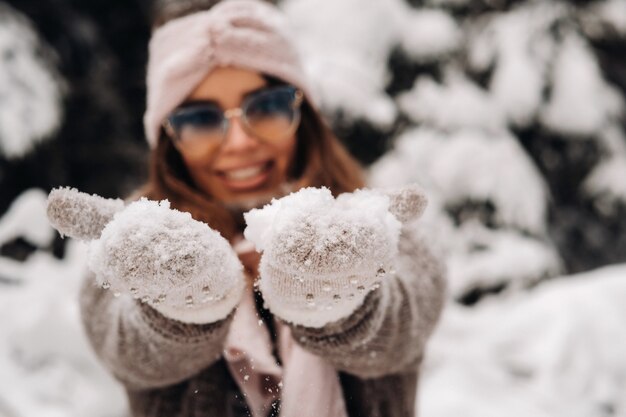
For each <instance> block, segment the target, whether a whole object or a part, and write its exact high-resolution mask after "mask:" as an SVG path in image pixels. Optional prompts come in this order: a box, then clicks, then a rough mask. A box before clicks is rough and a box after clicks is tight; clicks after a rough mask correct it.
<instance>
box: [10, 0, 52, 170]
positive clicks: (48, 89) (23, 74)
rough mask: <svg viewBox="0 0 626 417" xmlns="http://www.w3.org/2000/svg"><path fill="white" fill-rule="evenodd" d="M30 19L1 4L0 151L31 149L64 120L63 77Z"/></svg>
mask: <svg viewBox="0 0 626 417" xmlns="http://www.w3.org/2000/svg"><path fill="white" fill-rule="evenodd" d="M44 50H45V51H47V52H46V53H48V54H50V53H51V52H50V51H49V50H48V47H47V46H45V45H44V44H43V43H42V42H41V40H40V39H38V37H37V34H36V32H35V30H34V29H33V28H32V25H31V23H30V22H29V21H28V20H27V19H26V18H25V17H24V16H22V15H21V14H18V13H17V12H16V11H15V10H13V9H12V8H10V7H9V6H7V5H6V4H4V3H0V152H1V153H2V154H3V155H5V156H6V157H7V158H18V157H21V156H23V155H25V154H27V153H28V152H29V151H30V150H31V149H32V148H33V147H34V146H35V145H36V144H37V143H38V142H40V141H42V140H43V139H46V138H48V137H50V136H51V135H52V134H53V133H54V132H55V131H56V130H57V129H58V128H59V126H60V124H61V119H62V98H63V87H62V86H63V82H62V80H61V78H60V76H59V75H58V74H57V71H56V69H54V68H53V67H52V66H51V64H50V62H49V60H48V59H45V58H44V56H43V55H42V53H41V51H44Z"/></svg>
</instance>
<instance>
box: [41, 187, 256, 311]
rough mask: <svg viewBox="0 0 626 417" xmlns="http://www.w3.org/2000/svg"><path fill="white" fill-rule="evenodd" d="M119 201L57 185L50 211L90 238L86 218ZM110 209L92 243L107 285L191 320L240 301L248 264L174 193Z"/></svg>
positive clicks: (91, 259) (91, 255) (65, 229)
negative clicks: (173, 203)
mask: <svg viewBox="0 0 626 417" xmlns="http://www.w3.org/2000/svg"><path fill="white" fill-rule="evenodd" d="M112 204H113V203H112V202H111V200H106V199H104V198H102V197H97V196H88V195H86V194H84V193H80V192H79V191H77V190H67V189H66V190H62V192H59V191H58V190H55V191H53V192H52V193H51V194H50V197H49V206H48V207H49V209H48V215H49V217H50V222H51V223H52V224H53V225H54V226H55V227H56V226H57V225H61V227H60V228H59V231H60V232H61V233H64V234H67V235H70V236H73V237H78V238H82V239H85V240H86V239H89V238H90V237H93V236H94V235H95V234H96V233H95V232H96V227H95V226H93V227H92V226H90V225H88V224H86V223H88V222H92V221H94V219H98V220H100V219H104V218H105V217H106V216H108V215H110V212H111V205H112ZM51 207H52V209H51ZM83 212H84V214H85V216H84V217H82V216H81V213H83ZM110 217H112V220H111V221H110V222H108V223H107V224H106V225H105V226H104V228H103V229H102V232H101V234H100V235H99V236H98V238H97V239H96V240H92V241H91V242H90V243H89V251H88V265H89V267H90V269H91V270H92V271H93V272H94V273H95V275H96V279H97V280H98V282H99V284H100V285H101V286H102V287H103V288H105V289H110V290H111V291H113V294H114V295H115V296H119V295H121V294H130V295H132V296H133V297H134V298H135V299H138V300H141V301H142V302H145V303H148V304H149V305H151V306H152V307H153V308H155V309H156V310H158V311H159V312H161V313H162V314H163V315H165V316H167V317H170V318H173V319H176V320H180V321H183V322H188V323H209V322H214V321H217V320H220V319H223V318H225V317H226V316H227V315H228V314H229V313H230V312H231V311H232V310H233V308H234V307H235V306H236V305H237V304H238V303H239V299H240V297H241V294H242V291H243V288H244V285H245V280H244V277H243V268H242V266H241V263H240V262H239V259H238V258H237V255H236V254H235V253H234V252H233V250H232V248H231V247H230V244H229V243H228V241H227V240H226V239H224V238H223V237H222V236H221V235H220V234H219V233H218V232H216V231H215V230H213V229H211V228H210V227H209V226H208V225H206V224H204V223H202V222H198V221H196V220H193V219H192V217H191V215H190V214H189V213H183V212H180V211H177V210H173V209H170V206H169V202H167V201H161V202H156V201H149V200H146V199H141V200H140V201H136V202H133V203H130V204H129V205H128V206H126V207H125V208H123V209H121V210H119V211H118V212H117V213H115V214H114V215H113V216H110ZM110 217H109V218H110ZM101 223H104V221H102V222H101ZM99 224H100V223H99Z"/></svg>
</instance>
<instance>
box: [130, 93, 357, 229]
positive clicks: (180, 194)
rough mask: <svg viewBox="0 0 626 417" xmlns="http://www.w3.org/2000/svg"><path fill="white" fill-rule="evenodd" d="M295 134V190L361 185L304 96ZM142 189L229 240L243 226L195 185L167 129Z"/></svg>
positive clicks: (352, 163)
mask: <svg viewBox="0 0 626 417" xmlns="http://www.w3.org/2000/svg"><path fill="white" fill-rule="evenodd" d="M296 136H297V140H298V143H297V148H296V154H295V157H294V160H293V163H292V166H291V168H290V178H289V180H291V181H294V183H295V185H296V187H295V188H296V189H300V188H303V187H322V186H325V187H328V188H329V189H330V190H331V192H332V193H333V194H334V195H338V194H341V193H343V192H351V191H354V190H355V189H357V188H361V187H363V185H364V178H363V171H362V169H361V167H360V166H359V164H358V163H357V162H356V161H355V160H354V159H353V158H352V157H351V156H350V155H349V154H348V152H347V151H346V149H345V148H344V147H343V145H342V144H341V143H340V142H339V140H338V139H337V137H336V136H335V135H334V134H333V133H332V131H331V130H330V128H329V127H328V126H327V125H326V123H325V122H324V121H323V119H322V117H321V116H320V114H319V113H318V111H317V110H316V109H315V108H314V107H313V106H311V105H310V104H309V103H308V102H306V101H305V103H304V104H303V107H302V120H301V122H300V126H299V128H298V131H297V135H296ZM140 194H141V195H143V196H145V197H148V198H150V199H153V200H163V199H168V200H169V201H170V203H171V206H172V207H173V208H176V209H177V210H181V211H187V212H189V213H191V215H192V217H193V218H194V219H196V220H199V221H203V222H205V223H207V224H209V226H211V227H212V228H213V229H216V230H218V231H219V232H220V233H221V234H222V235H223V236H224V237H226V238H227V239H231V238H232V237H233V236H234V235H236V234H237V233H240V232H241V230H242V228H243V219H242V218H241V216H240V215H237V214H234V213H232V212H231V211H229V210H228V209H227V208H226V207H225V206H224V205H223V204H222V203H221V202H220V201H216V200H214V199H212V197H211V196H210V195H206V193H203V192H201V191H200V190H198V189H197V188H196V187H195V186H194V184H193V181H192V180H191V177H190V176H189V173H188V171H187V168H186V166H185V164H184V162H183V159H182V157H181V155H180V153H179V152H178V150H177V149H176V148H175V147H174V144H173V142H172V140H171V139H170V138H169V137H167V135H166V134H165V132H163V131H162V132H161V136H160V138H159V141H158V144H157V146H156V148H155V149H153V151H152V154H151V162H150V175H149V179H148V183H147V184H146V185H145V186H144V187H143V189H142V190H141V192H140Z"/></svg>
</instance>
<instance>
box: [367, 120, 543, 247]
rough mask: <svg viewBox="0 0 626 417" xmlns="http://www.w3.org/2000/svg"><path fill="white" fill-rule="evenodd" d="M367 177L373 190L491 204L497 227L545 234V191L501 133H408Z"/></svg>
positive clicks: (530, 165) (523, 155)
mask: <svg viewBox="0 0 626 417" xmlns="http://www.w3.org/2000/svg"><path fill="white" fill-rule="evenodd" d="M408 167H411V168H410V169H409V168H408ZM394 170H395V173H394ZM370 178H371V181H372V182H373V185H374V186H378V187H380V186H383V187H384V186H390V185H399V184H406V183H409V182H418V183H420V184H424V185H425V186H427V187H428V189H429V192H433V193H434V194H435V195H438V196H440V197H441V200H443V201H444V202H445V204H451V203H456V202H460V201H463V200H470V201H472V200H473V201H491V202H493V204H494V205H495V207H496V218H497V220H498V221H499V222H500V223H501V224H503V225H508V226H515V227H519V228H521V229H523V230H527V231H529V232H533V233H536V234H538V235H543V234H545V232H546V210H547V207H546V204H547V203H546V202H547V190H546V186H545V184H544V182H543V179H542V177H541V175H540V174H539V172H538V171H537V168H536V167H535V166H534V164H533V162H532V161H531V160H530V158H529V157H528V155H527V154H526V152H525V151H524V150H523V149H522V148H521V146H520V145H519V144H518V143H517V141H516V140H515V139H513V138H512V137H510V136H509V135H508V134H506V133H502V134H500V135H499V136H488V135H486V134H484V133H481V132H476V131H472V130H465V131H459V132H455V133H452V134H450V135H444V134H441V133H438V132H436V131H433V130H429V129H420V128H418V129H414V130H411V131H408V132H406V133H405V134H403V135H402V136H401V137H400V138H398V140H397V142H396V145H395V149H393V150H392V151H390V152H389V153H388V154H387V155H385V156H383V157H382V158H381V159H380V160H379V161H378V162H377V163H376V164H375V165H373V166H372V168H371V171H370ZM391 179H393V180H392V181H393V182H391V181H390V180H391Z"/></svg>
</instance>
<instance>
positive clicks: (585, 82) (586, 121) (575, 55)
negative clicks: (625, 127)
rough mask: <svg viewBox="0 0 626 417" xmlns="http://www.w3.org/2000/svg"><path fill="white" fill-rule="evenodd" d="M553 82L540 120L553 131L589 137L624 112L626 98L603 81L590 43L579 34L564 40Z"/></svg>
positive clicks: (566, 134)
mask: <svg viewBox="0 0 626 417" xmlns="http://www.w3.org/2000/svg"><path fill="white" fill-rule="evenodd" d="M552 81H553V88H552V95H551V97H550V101H549V102H548V103H547V105H546V108H545V110H543V114H542V118H541V120H542V122H543V124H544V125H545V126H546V127H547V128H548V129H550V130H552V131H554V132H558V133H561V134H563V135H565V136H568V137H571V138H576V137H588V136H591V135H594V134H596V133H598V132H599V131H600V130H601V129H602V128H604V126H606V125H607V124H609V123H610V122H611V120H613V119H616V118H617V116H618V115H619V114H620V112H621V111H623V108H624V102H623V99H622V98H621V96H620V95H619V93H618V92H617V90H615V89H614V88H613V87H611V86H609V85H608V84H607V83H606V82H605V81H604V79H603V77H602V74H601V72H600V68H599V67H598V63H597V61H596V60H595V58H594V56H593V54H592V53H591V51H590V50H589V46H588V45H587V44H586V43H585V42H584V41H583V39H581V38H580V37H579V36H578V35H574V34H570V35H569V36H567V38H566V39H565V40H564V41H563V45H562V46H561V48H560V50H559V52H558V55H557V57H556V62H555V63H554V71H553V73H552Z"/></svg>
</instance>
